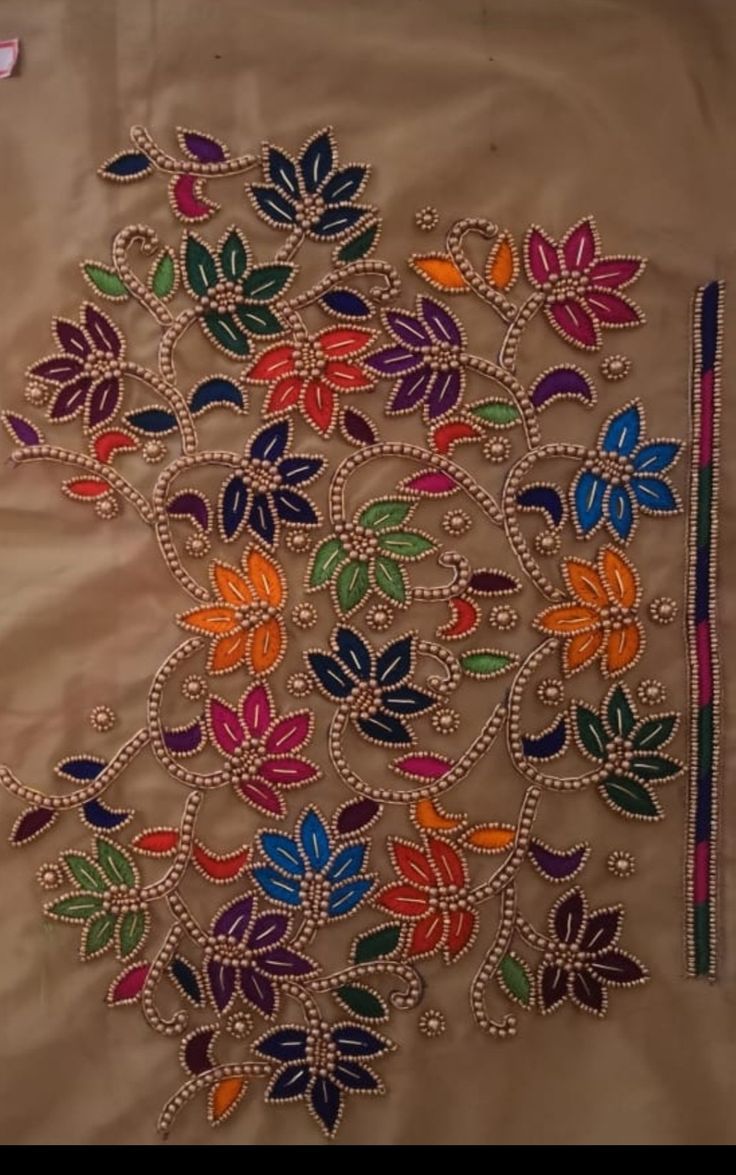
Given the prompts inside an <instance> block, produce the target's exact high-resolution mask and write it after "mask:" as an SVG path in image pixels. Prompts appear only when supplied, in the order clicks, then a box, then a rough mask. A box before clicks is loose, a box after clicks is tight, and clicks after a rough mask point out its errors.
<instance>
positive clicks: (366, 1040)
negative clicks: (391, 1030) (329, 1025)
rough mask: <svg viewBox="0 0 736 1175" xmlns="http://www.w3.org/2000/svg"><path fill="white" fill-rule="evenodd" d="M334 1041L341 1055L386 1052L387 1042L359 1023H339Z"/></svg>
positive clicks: (349, 1055) (333, 1034) (356, 1055)
mask: <svg viewBox="0 0 736 1175" xmlns="http://www.w3.org/2000/svg"><path fill="white" fill-rule="evenodd" d="M331 1035H332V1041H333V1043H334V1044H336V1045H337V1052H338V1055H339V1056H341V1057H378V1056H380V1055H381V1053H385V1052H386V1042H385V1040H382V1039H381V1037H380V1036H376V1034H375V1033H374V1032H369V1031H368V1029H367V1028H361V1027H360V1025H358V1024H338V1025H337V1027H336V1028H334V1029H333V1030H332V1034H331Z"/></svg>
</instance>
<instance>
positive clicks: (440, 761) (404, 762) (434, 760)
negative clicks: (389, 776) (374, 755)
mask: <svg viewBox="0 0 736 1175" xmlns="http://www.w3.org/2000/svg"><path fill="white" fill-rule="evenodd" d="M451 767H452V759H446V758H445V757H444V755H428V754H421V755H405V756H404V757H403V758H402V759H394V761H393V763H392V764H391V769H392V771H399V772H401V774H402V775H408V776H409V777H410V778H412V779H441V778H442V776H443V775H447V772H448V771H449V770H450V768H451Z"/></svg>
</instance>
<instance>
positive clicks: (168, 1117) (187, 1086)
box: [157, 1061, 273, 1137]
mask: <svg viewBox="0 0 736 1175" xmlns="http://www.w3.org/2000/svg"><path fill="white" fill-rule="evenodd" d="M272 1070H273V1066H271V1065H269V1064H268V1062H267V1061H241V1062H240V1063H238V1064H237V1065H216V1066H215V1068H214V1069H208V1070H207V1072H206V1073H200V1074H199V1076H197V1077H192V1078H191V1079H190V1080H189V1081H186V1082H185V1083H184V1085H182V1086H181V1087H180V1088H179V1089H178V1090H177V1092H176V1093H175V1094H174V1096H173V1097H172V1098H170V1099H169V1101H168V1102H167V1103H166V1105H165V1106H164V1108H163V1110H162V1111H161V1114H160V1116H159V1120H158V1127H157V1128H158V1130H159V1133H161V1134H163V1135H164V1137H166V1135H167V1134H168V1133H169V1131H170V1129H171V1124H172V1122H173V1121H174V1119H175V1118H176V1115H177V1114H178V1113H179V1111H180V1110H182V1109H183V1108H184V1106H185V1105H186V1104H187V1102H190V1101H191V1100H192V1098H193V1097H196V1095H197V1094H198V1093H200V1092H201V1091H202V1090H204V1089H209V1088H210V1086H212V1085H217V1084H218V1082H220V1081H223V1080H224V1079H225V1078H227V1077H270V1075H271V1072H272Z"/></svg>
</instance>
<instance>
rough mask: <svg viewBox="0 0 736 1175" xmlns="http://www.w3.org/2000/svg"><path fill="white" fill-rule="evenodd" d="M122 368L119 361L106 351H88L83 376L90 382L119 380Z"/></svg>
mask: <svg viewBox="0 0 736 1175" xmlns="http://www.w3.org/2000/svg"><path fill="white" fill-rule="evenodd" d="M122 374H123V367H122V364H121V362H120V360H119V359H116V358H115V357H114V356H113V355H110V353H109V352H108V351H90V353H89V355H88V356H87V358H86V359H85V360H84V375H86V376H88V377H89V379H92V380H95V381H97V380H101V379H119V378H120V376H121V375H122Z"/></svg>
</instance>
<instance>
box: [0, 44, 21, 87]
mask: <svg viewBox="0 0 736 1175" xmlns="http://www.w3.org/2000/svg"><path fill="white" fill-rule="evenodd" d="M19 47H20V41H19V40H18V38H17V37H16V38H15V39H14V40H12V41H0V78H9V77H10V75H11V73H12V72H13V70H14V69H15V63H16V61H17V60H18V49H19Z"/></svg>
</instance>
